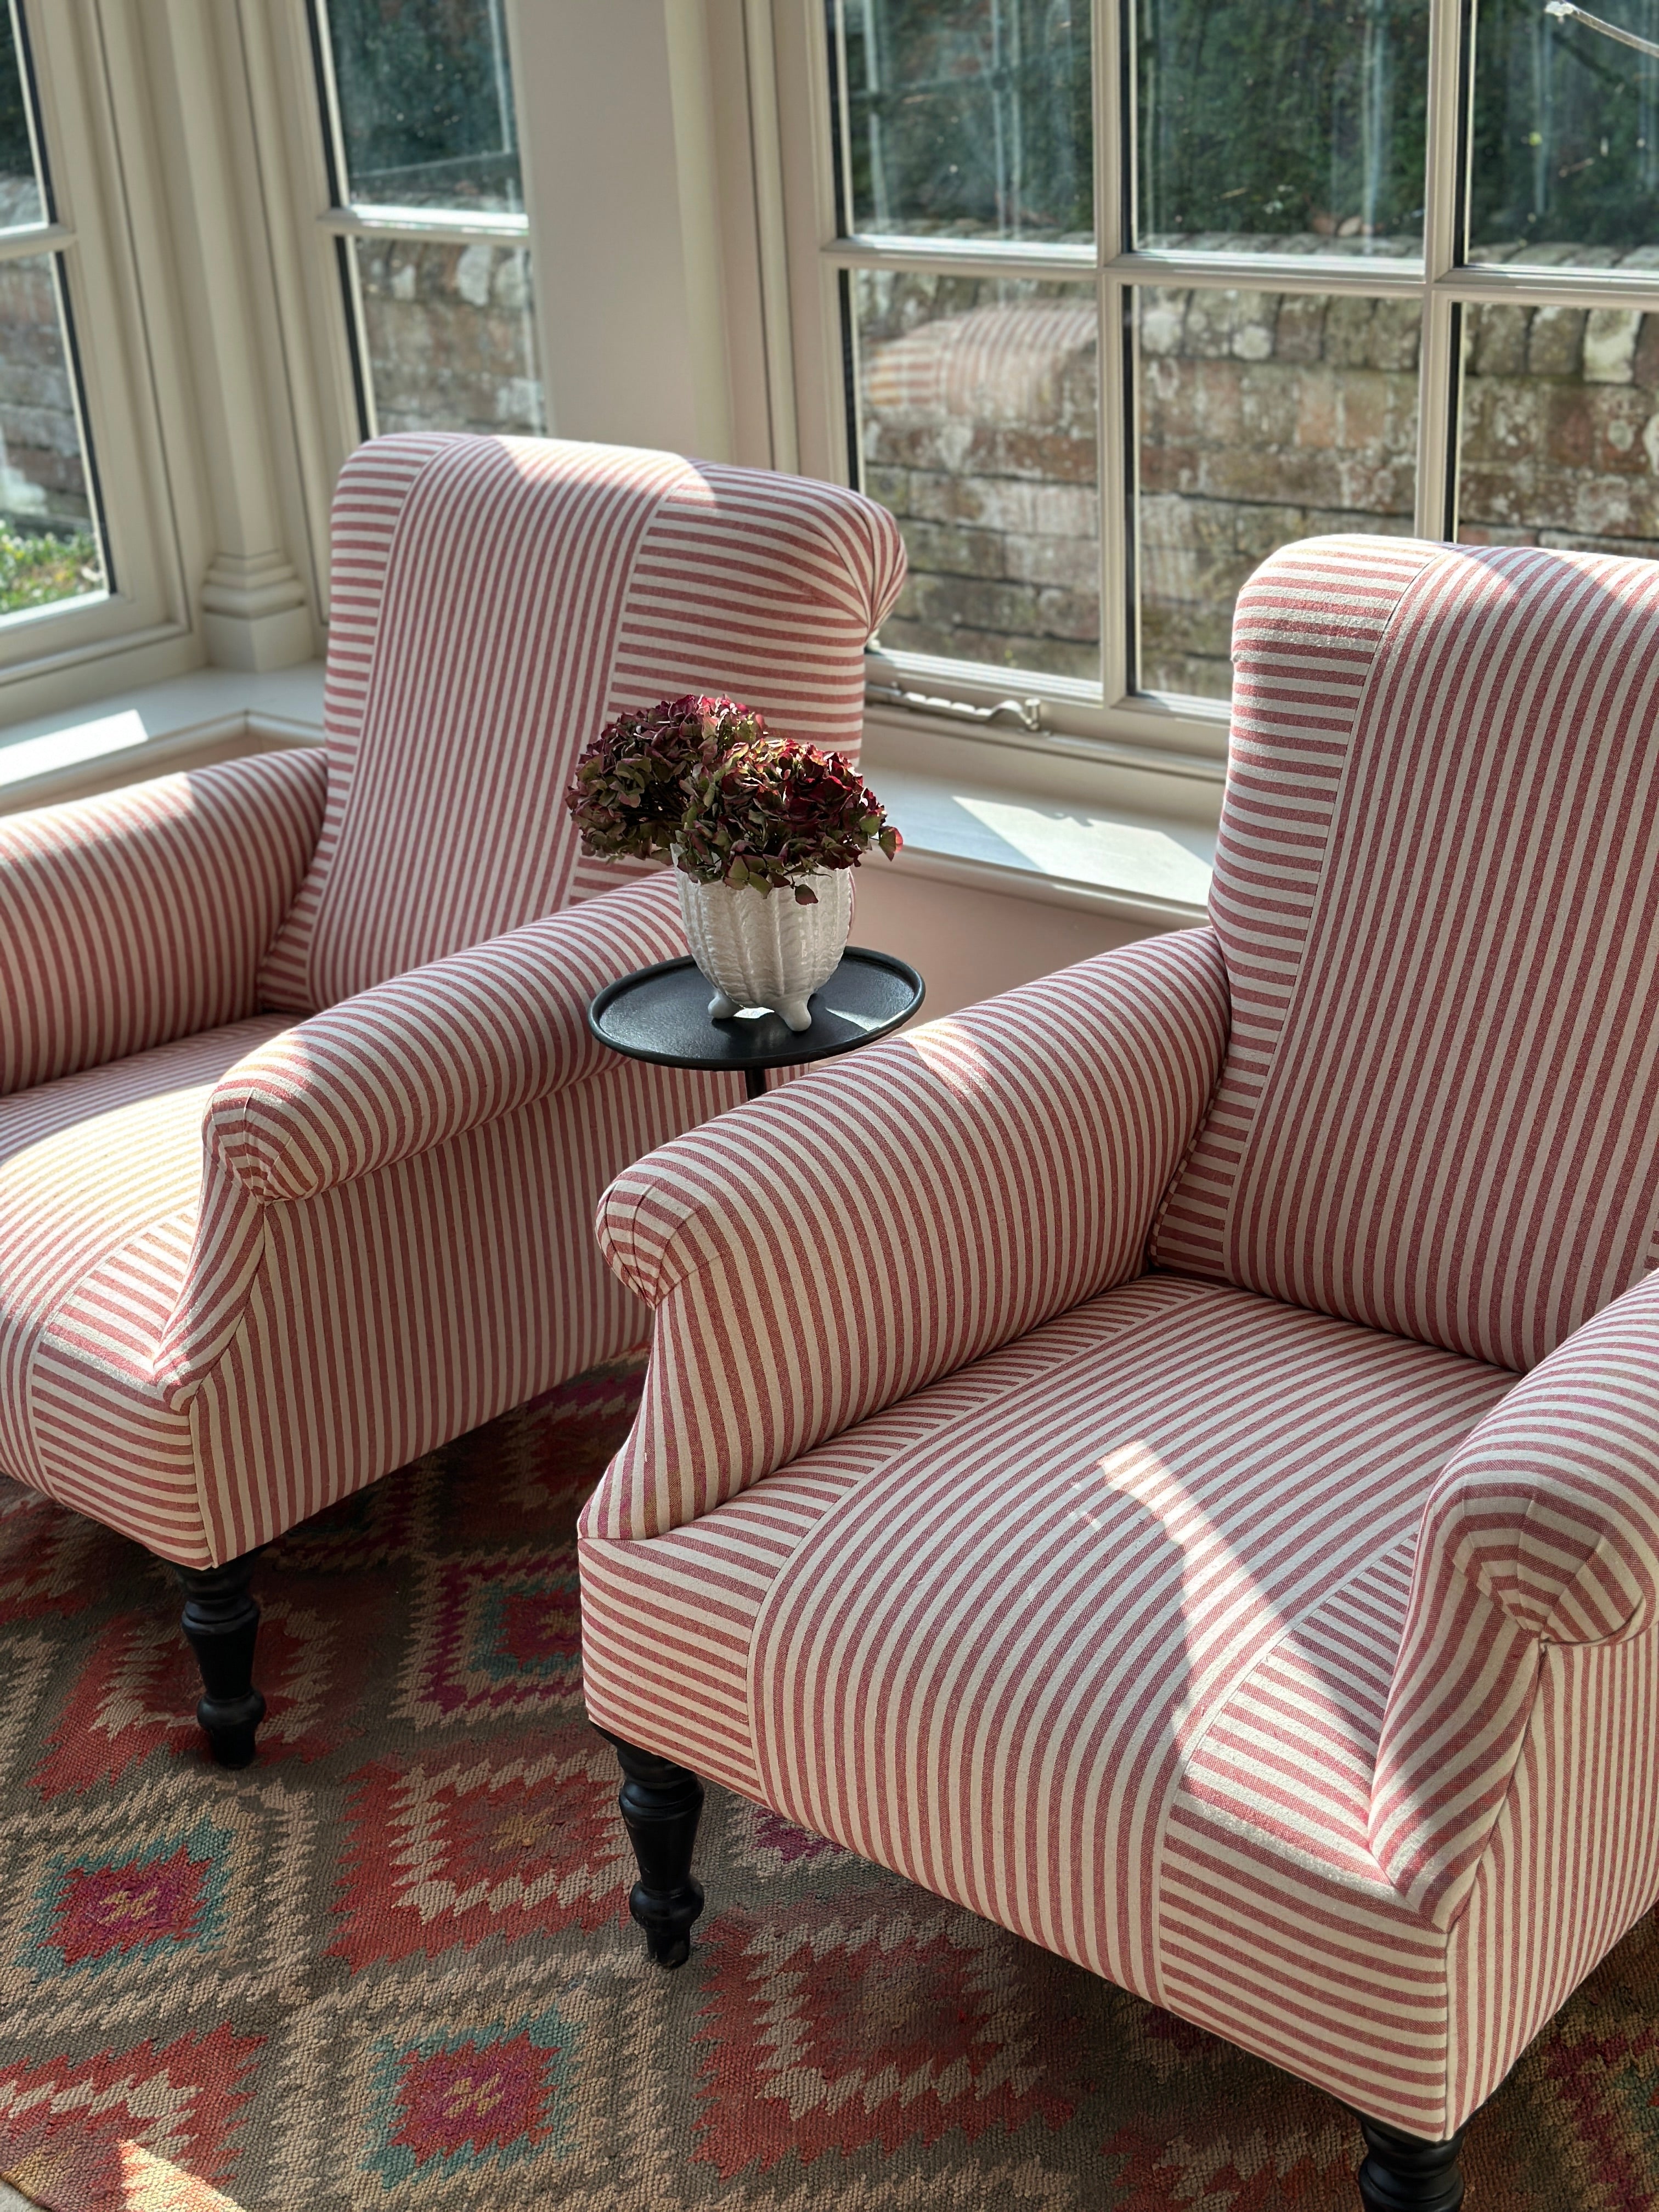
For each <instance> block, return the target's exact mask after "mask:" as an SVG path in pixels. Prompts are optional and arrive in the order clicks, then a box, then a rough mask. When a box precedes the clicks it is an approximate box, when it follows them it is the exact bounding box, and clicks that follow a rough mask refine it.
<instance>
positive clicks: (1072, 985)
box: [582, 539, 1659, 2140]
mask: <svg viewBox="0 0 1659 2212" xmlns="http://www.w3.org/2000/svg"><path fill="white" fill-rule="evenodd" d="M1236 638H1237V649H1238V650H1237V658H1238V661H1239V681H1238V689H1237V701H1238V703H1237V708H1236V710H1235V728H1234V750H1233V756H1232V763H1231V769H1230V778H1229V786H1228V792H1227V798H1226V804H1225V814H1224V826H1223V840H1222V852H1221V856H1220V860H1219V862H1218V868H1217V874H1216V894H1215V899H1214V917H1215V926H1214V927H1213V928H1212V929H1208V930H1202V931H1195V932H1192V933H1186V934H1182V935H1178V936H1171V937H1165V938H1162V939H1156V940H1153V941H1152V942H1149V943H1146V944H1143V945H1134V946H1131V947H1129V948H1127V950H1126V951H1120V952H1114V953H1109V954H1107V955H1105V956H1103V957H1102V958H1100V959H1098V960H1096V961H1092V962H1088V963H1084V965H1082V966H1081V967H1079V968H1076V969H1070V970H1067V971H1066V973H1064V974H1063V975H1057V976H1052V977H1049V978H1048V979H1047V980H1046V981H1044V982H1042V983H1041V984H1037V985H1034V986H1031V987H1029V988H1028V989H1026V990H1024V991H1020V992H1016V993H1013V994H1010V995H1008V996H1007V997H1006V998H1004V999H1000V1000H994V1001H992V1002H991V1003H990V1004H989V1005H987V1006H981V1007H976V1008H975V1009H973V1010H971V1012H969V1013H967V1014H965V1015H962V1016H958V1017H957V1018H953V1019H951V1020H949V1021H945V1022H941V1023H936V1024H933V1026H932V1027H931V1028H929V1029H925V1030H920V1031H916V1032H913V1033H912V1034H910V1035H909V1036H906V1037H904V1038H902V1039H901V1040H898V1041H895V1042H890V1043H888V1044H886V1045H883V1046H878V1047H875V1048H872V1049H871V1050H870V1051H869V1052H867V1053H865V1054H860V1055H859V1057H858V1058H857V1060H855V1061H854V1062H852V1063H850V1064H844V1065H842V1066H835V1067H829V1068H825V1069H822V1070H819V1071H817V1072H815V1073H813V1074H811V1076H810V1077H809V1078H808V1079H806V1080H805V1081H804V1082H802V1083H799V1084H798V1085H793V1086H792V1087H791V1088H790V1089H789V1090H788V1091H786V1092H781V1093H778V1094H776V1095H775V1096H774V1097H771V1098H769V1099H767V1100H765V1101H762V1102H759V1103H757V1104H755V1105H754V1106H750V1107H745V1108H743V1109H740V1110H739V1111H738V1112H737V1113H735V1114H733V1115H726V1116H725V1117H723V1118H722V1119H721V1120H720V1121H717V1122H715V1123H713V1124H711V1125H709V1126H708V1127H705V1128H702V1129H698V1130H695V1131H692V1132H690V1133H687V1134H685V1135H684V1136H682V1137H680V1138H678V1139H676V1140H675V1141H674V1142H673V1143H672V1144H671V1145H670V1146H666V1147H665V1148H664V1149H663V1150H662V1151H661V1152H658V1153H656V1154H654V1155H653V1156H651V1157H649V1158H645V1159H642V1160H641V1161H639V1162H638V1163H637V1164H635V1166H633V1167H632V1168H630V1169H629V1170H628V1171H627V1173H626V1174H625V1175H623V1176H622V1177H620V1178H619V1180H618V1182H617V1184H616V1185H615V1186H614V1187H613V1188H612V1189H611V1191H610V1192H609V1193H608V1194H607V1196H606V1199H605V1204H604V1206H603V1208H602V1213H601V1221H600V1233H601V1237H602V1238H603V1240H604V1241H605V1244H606V1248H607V1249H608V1250H609V1252H610V1254H611V1260H612V1263H613V1265H615V1266H617V1267H618V1268H619V1270H620V1271H621V1272H622V1273H623V1276H624V1278H625V1279H626V1280H627V1281H628V1282H629V1284H630V1285H632V1286H633V1287H634V1288H635V1289H636V1290H638V1291H639V1292H640V1293H641V1296H642V1297H645V1298H646V1299H647V1301H648V1302H649V1303H650V1304H652V1305H653V1307H654V1308H655V1310H656V1322H655V1334H654V1337H653V1357H652V1367H651V1374H650V1377H649V1380H648V1383H647V1392H646V1395H645V1398H644V1400H643V1401H642V1404H641V1411H640V1415H639V1419H638V1420H637V1422H636V1425H635V1430H634V1431H633V1433H632V1435H631V1436H630V1437H629V1440H628V1442H627V1443H626V1445H625V1446H624V1448H623V1450H622V1452H621V1453H620V1454H619V1455H618V1457H617V1460H616V1462H614V1463H613V1465H612V1467H611V1469H610V1470H609V1472H608V1474H607V1475H606V1478H605V1483H604V1484H603V1486H601V1488H600V1490H599V1492H598V1494H597V1495H596V1497H595V1498H593V1500H592V1503H591V1504H590V1505H589V1508H588V1510H587V1512H586V1516H585V1520H584V1524H583V1550H582V1580H583V1608H584V1650H585V1667H586V1683H587V1696H588V1702H589V1707H590V1711H592V1714H593V1716H594V1717H595V1718H596V1719H597V1720H598V1721H599V1723H601V1725H603V1726H605V1727H606V1728H609V1729H612V1730H613V1731H614V1732H615V1733H616V1734H617V1735H618V1736H620V1737H622V1738H623V1740H624V1741H629V1742H632V1743H635V1744H637V1745H640V1746H641V1747H644V1748H646V1749H648V1750H653V1751H657V1752H659V1753H663V1754H665V1756H667V1757H670V1758H671V1759H675V1760H677V1761H679V1762H681V1763H683V1764H684V1765H690V1766H692V1767H695V1768H697V1769H699V1770H701V1771H706V1772H708V1773H709V1774H711V1775H713V1776H715V1777H717V1778H720V1779H721V1780H723V1781H725V1782H726V1783H728V1784H730V1785H731V1786H732V1787H733V1788H735V1789H737V1790H741V1791H744V1792H745V1793H746V1794H748V1795H749V1796H753V1797H756V1798H758V1799H760V1800H762V1801H763V1802H766V1803H768V1804H769V1805H772V1806H773V1807H775V1808H777V1809H778V1810H779V1811H781V1812H782V1813H783V1814H786V1815H787V1816H788V1817H789V1818H791V1819H793V1820H798V1821H800V1822H802V1823H804V1824H805V1826H808V1827H810V1828H812V1829H816V1830H817V1831H818V1832H822V1833H823V1834H826V1835H829V1836H830V1837H832V1838H835V1839H836V1841H838V1842H840V1843H842V1844H846V1845H848V1847H850V1848H851V1849H853V1850H858V1851H860V1852H863V1853H865V1854H866V1856H868V1857H872V1858H875V1859H878V1860H879V1861H881V1862H882V1863H884V1864H886V1865H889V1866H891V1867H894V1868H896V1869H898V1870H900V1871H902V1872H903V1873H905V1874H907V1875H910V1876H911V1877H913V1878H914V1879H915V1880H916V1881H919V1882H921V1883H923V1884H925V1885H926V1886H927V1887H930V1888H932V1889H933V1890H936V1891H938V1892H939V1893H941V1894H943V1895H945V1896H949V1897H951V1898H954V1899H957V1900H959V1901H960V1902H962V1903H963V1904H965V1905H968V1906H969V1907H970V1908H971V1909H973V1910H974V1911H978V1912H981V1913H983V1914H985V1915H987V1917H990V1918H992V1919H994V1920H997V1921H1000V1923H1003V1924H1004V1925H1006V1926H1007V1927H1010V1928H1012V1929H1017V1930H1018V1931H1020V1932H1021V1933H1023V1934H1024V1935H1026V1936H1029V1937H1030V1939H1031V1940H1032V1941H1034V1942H1039V1943H1042V1944H1043V1945H1045V1946H1047V1947H1048V1948H1051V1949H1054V1950H1056V1951H1059V1952H1060V1953H1063V1954H1065V1955H1066V1956H1068V1957H1070V1958H1073V1959H1074V1960H1079V1962H1080V1963H1082V1964H1084V1965H1085V1966H1090V1967H1091V1968H1092V1969H1093V1970H1094V1971H1095V1972H1099V1973H1102V1974H1103V1975H1107V1976H1109V1977H1110V1978H1113V1979H1114V1980H1116V1981H1119V1982H1121V1983H1122V1984H1125V1985H1126V1986H1127V1987H1129V1988H1132V1989H1134V1990H1139V1992H1140V1993H1141V1994H1143V1995H1144V1996H1146V1997H1148V1998H1150V1999H1151V2000H1152V2001H1153V2002H1157V2003H1158V2004H1161V2005H1164V2006H1165V2007H1167V2008H1170V2010H1172V2011H1174V2012H1176V2013H1177V2014H1180V2015H1182V2017H1184V2018H1186V2019H1188V2020H1191V2021H1195V2022H1197V2023H1199V2024H1200V2025H1201V2026H1203V2027H1206V2028H1210V2029H1212V2030H1214V2031H1215V2032H1217V2033H1220V2034H1222V2035H1225V2036H1228V2037H1230V2038H1231V2039H1233V2040H1235V2041H1236V2042H1238V2043H1241V2044H1243V2045H1245V2046H1246V2047H1248V2048H1249V2049H1250V2050H1252V2051H1257V2052H1259V2053H1261V2055H1263V2056H1265V2057H1268V2058H1270V2059H1272V2060H1273V2061H1275V2062H1276V2063H1279V2064H1282V2065H1284V2066H1285V2067H1288V2068H1289V2069H1291V2070H1292V2071H1294V2072H1296V2073H1297V2074H1299V2075H1303V2076H1304V2078H1306V2079H1307V2080H1309V2081H1313V2082H1316V2083H1318V2084H1320V2085H1321V2086H1322V2087H1326V2088H1328V2089H1329V2090H1331V2091H1332V2092H1334V2093H1335V2094H1337V2095H1338V2096H1340V2097H1341V2098H1343V2099H1344V2100H1346V2101H1347V2102H1349V2103H1350V2104H1352V2105H1354V2106H1358V2108H1359V2109H1360V2110H1361V2111H1363V2112H1365V2113H1367V2114H1368V2115H1370V2117H1372V2118H1376V2119H1379V2120H1382V2121H1385V2122H1389V2123H1391V2124H1394V2125H1395V2126H1397V2127H1400V2128H1403V2129H1406V2130H1409V2131H1410V2132H1411V2133H1413V2134H1414V2135H1418V2136H1426V2137H1429V2138H1431V2139H1435V2140H1440V2139H1443V2138H1444V2137H1446V2136H1449V2135H1451V2134H1452V2133H1453V2132H1455V2130H1456V2129H1457V2128H1458V2127H1459V2126H1460V2125H1461V2124H1462V2122H1463V2121H1464V2120H1465V2119H1466V2118H1468V2115H1469V2113H1470V2112H1472V2111H1473V2110H1474V2107H1475V2106H1478V2105H1479V2104H1480V2102H1481V2101H1482V2100H1484V2099H1485V2098H1486V2096H1487V2095H1488V2094H1490V2093H1491V2092H1492V2089H1493V2088H1494V2087H1496V2086H1497V2084H1498V2081H1500V2080H1501V2079H1502V2078H1503V2075H1504V2073H1505V2071H1506V2070H1507V2069H1508V2068H1509V2067H1510V2065H1511V2064H1512V2063H1513V2062H1514V2060H1515V2059H1516V2057H1517V2056H1518V2055H1519V2053H1520V2051H1522V2049H1523V2048H1524V2046H1525V2045H1526V2044H1527V2043H1528V2040H1529V2039H1531V2038H1532V2037H1533V2036H1534V2034H1535V2033H1537V2031H1538V2030H1539V2028H1540V2027H1541V2026H1542V2025H1543V2023H1544V2022H1545V2021H1547V2019H1548V2017H1549V2015H1550V2014H1551V2012H1552V2011H1553V2009H1554V2008H1556V2007H1557V2006H1558V2005H1559V2003H1560V2002H1561V2001H1562V2000H1563V1998H1564V1997H1565V1996H1566V1995H1567V1994H1568V1993H1569V1992H1570V1991H1571V1989H1572V1988H1573V1986H1574V1985H1575V1984H1576V1983H1577V1981H1578V1980H1579V1979H1581V1978H1583V1975H1584V1973H1586V1972H1588V1971H1589V1968H1590V1967H1591V1966H1594V1965H1595V1962H1596V1961H1597V1960H1599V1959H1600V1958H1601V1955H1602V1954H1604V1953H1605V1952H1606V1951H1607V1949H1608V1948H1610V1946H1611V1945H1612V1944H1613V1942H1616V1941H1617V1939H1618V1938H1619V1936H1620V1935H1621V1934H1622V1933H1623V1932H1624V1931H1625V1930H1626V1929H1627V1928H1629V1927H1630V1926H1631V1925H1632V1923H1633V1922H1634V1920H1635V1919H1636V1918H1637V1917H1639V1915H1640V1914H1641V1913H1642V1912H1643V1911H1645V1910H1646V1909H1647V1907H1648V1906H1649V1905H1651V1904H1652V1903H1653V1902H1654V1899H1655V1898H1656V1895H1659V1796H1656V1791H1655V1788H1654V1776H1655V1770H1656V1760H1659V1751H1656V1741H1659V1736H1656V1730H1659V1620H1656V1607H1659V1275H1650V1274H1649V1273H1648V1272H1647V1271H1648V1268H1649V1266H1650V1262H1651V1261H1652V1260H1653V1258H1654V1257H1655V1250H1654V1246H1653V1242H1652V1240H1653V1238H1654V1237H1655V1235H1656V1229H1659V1147H1656V1146H1655V1144H1654V1141H1653V1137H1652V1131H1653V1129H1654V1127H1656V1126H1659V1115H1656V1110H1655V1109H1656V1107H1659V1098H1656V1097H1655V1085H1656V1083H1659V976H1656V972H1655V963H1656V961H1659V890H1656V882H1659V871H1656V867H1655V865H1654V863H1655V860H1656V859H1659V849H1656V848H1659V742H1656V739H1659V571H1656V570H1654V569H1651V568H1648V567H1646V566H1644V564H1642V563H1639V562H1617V561H1611V560H1601V559H1595V558H1591V557H1589V556H1561V555H1554V554H1548V553H1541V552H1537V551H1533V550H1521V551H1504V552H1491V551H1486V550H1481V551H1471V550H1461V549H1449V548H1441V547H1434V546H1427V545H1417V544H1398V543H1390V542H1389V541H1378V540H1349V539H1334V540H1328V541H1324V542H1322V543H1317V544H1304V545H1300V546H1297V547H1295V548H1293V549H1291V550H1289V551H1288V552H1286V553H1284V554H1281V555H1278V556H1274V558H1273V560H1272V561H1270V562H1267V564H1266V565H1265V566H1264V568H1262V569H1261V571H1260V572H1258V574H1257V576H1256V578H1255V580H1253V581H1252V583H1251V584H1250V586H1249V587H1248V588H1247V590H1246V592H1244V594H1243V597H1242V598H1241V600H1240V605H1239V615H1238V623H1237V633H1236Z"/></svg>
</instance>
